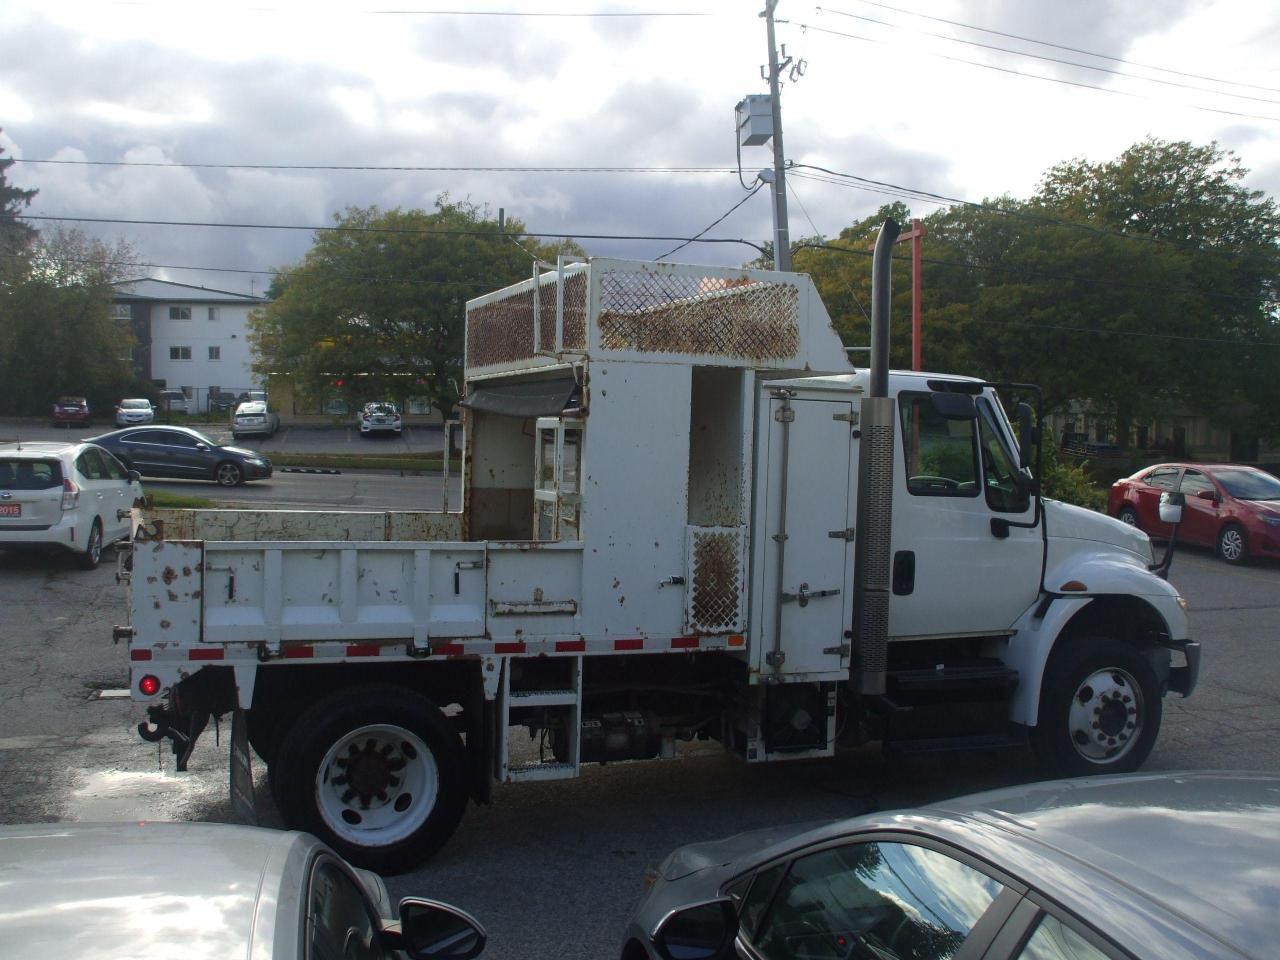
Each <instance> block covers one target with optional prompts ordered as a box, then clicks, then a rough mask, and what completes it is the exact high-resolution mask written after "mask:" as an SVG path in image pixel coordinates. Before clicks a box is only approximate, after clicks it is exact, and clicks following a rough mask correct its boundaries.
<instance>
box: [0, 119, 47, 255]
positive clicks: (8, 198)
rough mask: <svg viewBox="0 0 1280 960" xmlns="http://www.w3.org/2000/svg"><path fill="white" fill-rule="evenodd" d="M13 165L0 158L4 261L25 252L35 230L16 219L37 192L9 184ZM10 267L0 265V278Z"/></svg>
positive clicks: (0, 250)
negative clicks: (10, 169)
mask: <svg viewBox="0 0 1280 960" xmlns="http://www.w3.org/2000/svg"><path fill="white" fill-rule="evenodd" d="M2 132H3V129H0V133H2ZM3 152H4V148H2V147H0V153H3ZM13 163H14V161H13V158H12V157H3V156H0V258H3V260H5V261H8V260H11V259H12V258H13V257H14V256H15V255H16V254H20V253H22V252H23V251H24V250H26V248H27V247H28V246H29V245H30V244H31V241H32V240H34V239H35V235H36V231H35V230H33V229H32V228H31V227H30V226H28V225H27V224H25V223H23V222H22V221H21V220H18V219H16V218H17V215H18V214H20V213H21V212H22V211H23V210H25V209H26V207H27V205H28V204H30V203H31V201H32V200H33V199H34V198H35V195H36V193H37V192H38V191H36V190H20V189H18V188H17V187H15V186H13V185H12V184H11V183H9V175H8V174H9V168H10V167H12V166H13ZM12 267H13V265H12V264H5V263H0V276H4V275H5V273H6V272H7V270H8V269H11V268H12Z"/></svg>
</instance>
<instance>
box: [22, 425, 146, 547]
mask: <svg viewBox="0 0 1280 960" xmlns="http://www.w3.org/2000/svg"><path fill="white" fill-rule="evenodd" d="M138 480H139V474H137V473H136V472H134V471H131V470H126V469H125V468H124V467H123V466H122V465H121V463H120V461H119V460H117V459H116V458H115V457H113V456H112V455H111V454H110V453H108V452H107V451H106V450H104V449H102V447H100V446H98V445H97V444H94V443H0V550H21V549H43V550H61V551H64V552H70V553H71V554H73V555H74V556H75V558H76V560H77V561H78V562H79V564H80V566H81V567H82V568H83V569H85V570H92V569H93V568H94V567H96V566H97V565H98V561H99V560H100V559H101V557H102V548H103V547H104V546H105V545H106V544H109V543H114V542H115V541H117V540H126V539H128V537H129V534H130V530H129V522H130V520H129V510H130V508H131V507H132V506H133V503H134V501H135V500H137V499H138V498H139V497H141V496H142V484H141V483H139V482H138Z"/></svg>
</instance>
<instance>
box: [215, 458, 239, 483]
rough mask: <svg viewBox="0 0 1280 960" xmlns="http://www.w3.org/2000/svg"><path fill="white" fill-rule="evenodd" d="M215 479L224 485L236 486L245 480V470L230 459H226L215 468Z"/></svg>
mask: <svg viewBox="0 0 1280 960" xmlns="http://www.w3.org/2000/svg"><path fill="white" fill-rule="evenodd" d="M213 479H215V480H217V481H218V483H219V484H221V485H222V486H224V487H236V486H239V485H240V484H241V483H243V482H244V471H243V470H241V469H240V468H239V467H238V466H236V465H235V464H234V463H232V462H231V461H229V460H224V461H223V462H222V463H220V464H218V465H217V466H216V467H215V468H214V470H213Z"/></svg>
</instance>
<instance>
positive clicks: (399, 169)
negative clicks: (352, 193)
mask: <svg viewBox="0 0 1280 960" xmlns="http://www.w3.org/2000/svg"><path fill="white" fill-rule="evenodd" d="M11 159H12V160H13V162H14V163H43V164H61V165H64V166H79V167H159V168H166V167H172V168H173V169H175V170H302V171H313V172H314V171H323V170H342V171H373V172H392V173H733V172H734V168H733V167H693V166H690V167H644V166H636V167H621V166H602V167H536V166H534V167H520V166H506V167H467V166H452V167H444V166H416V165H409V164H341V163H205V162H193V163H180V162H178V161H176V160H167V161H159V160H51V159H40V160H28V159H25V158H22V157H13V158H11Z"/></svg>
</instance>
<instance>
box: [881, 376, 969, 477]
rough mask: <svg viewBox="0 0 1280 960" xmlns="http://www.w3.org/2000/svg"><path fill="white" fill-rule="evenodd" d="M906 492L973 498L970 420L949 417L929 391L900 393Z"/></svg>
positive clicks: (899, 408) (899, 406)
mask: <svg viewBox="0 0 1280 960" xmlns="http://www.w3.org/2000/svg"><path fill="white" fill-rule="evenodd" d="M898 410H899V412H900V414H901V416H902V449H903V454H904V460H903V462H904V463H905V464H906V466H907V491H908V492H909V493H912V494H915V495H916V496H918V497H976V496H977V495H978V442H977V438H976V437H975V436H974V432H973V421H972V420H948V419H946V418H945V417H943V416H942V415H941V414H940V413H938V412H937V411H936V410H934V409H933V402H932V401H931V400H930V399H929V395H928V394H918V393H917V394H911V393H905V394H901V395H900V396H899V403H898Z"/></svg>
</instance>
